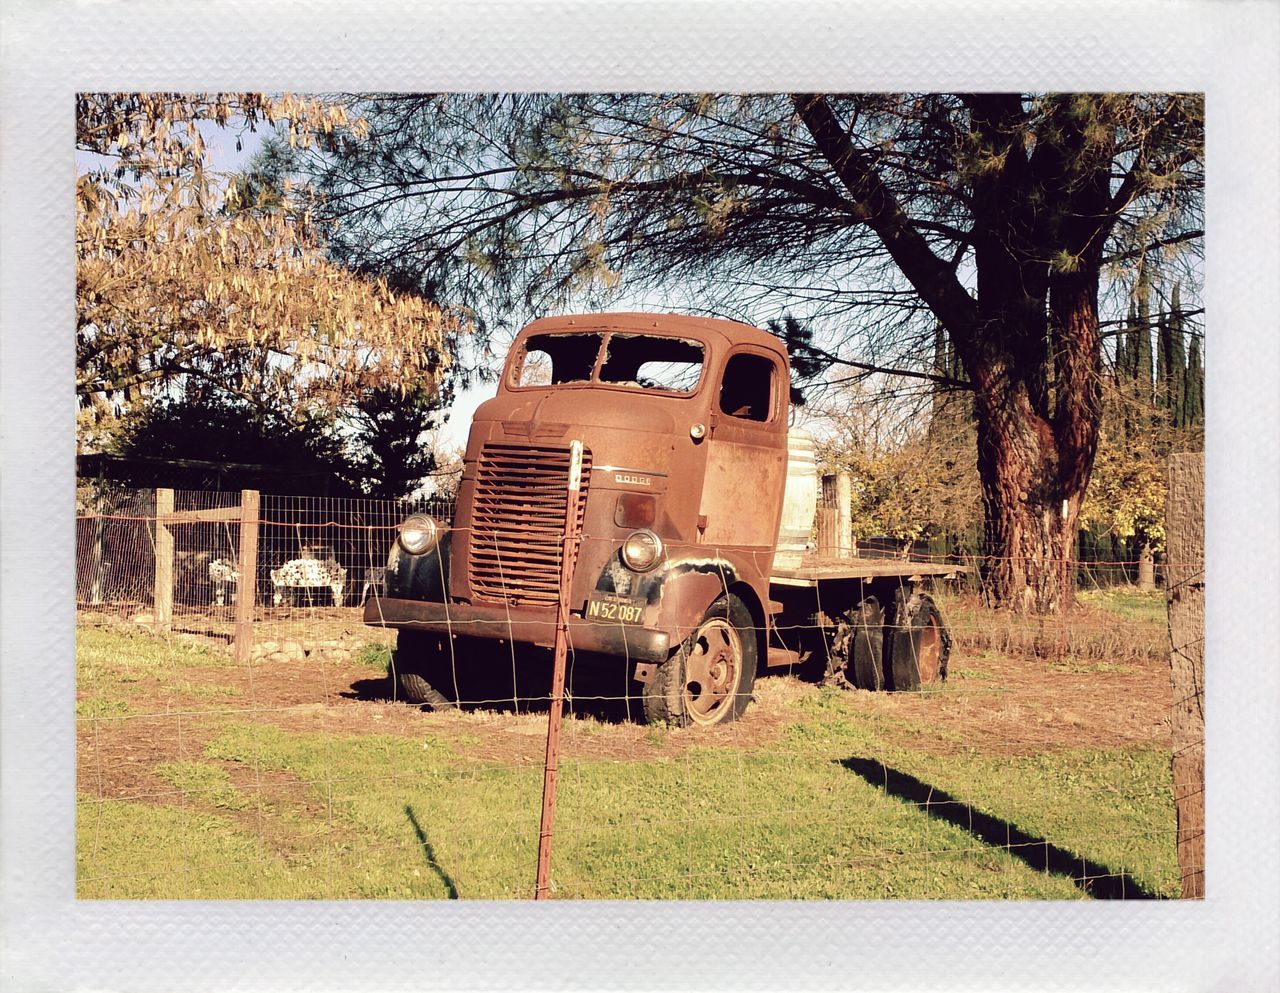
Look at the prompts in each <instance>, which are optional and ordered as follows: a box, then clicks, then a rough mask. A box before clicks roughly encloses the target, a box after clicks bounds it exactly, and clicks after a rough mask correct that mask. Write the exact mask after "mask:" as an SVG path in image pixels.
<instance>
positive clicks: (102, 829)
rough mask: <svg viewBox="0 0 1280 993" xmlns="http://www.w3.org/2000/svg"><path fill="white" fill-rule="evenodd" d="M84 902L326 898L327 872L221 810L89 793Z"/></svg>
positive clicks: (80, 854)
mask: <svg viewBox="0 0 1280 993" xmlns="http://www.w3.org/2000/svg"><path fill="white" fill-rule="evenodd" d="M76 831H77V841H76V880H77V882H76V896H77V897H79V898H80V899H111V900H121V899H139V898H157V897H158V898H168V899H178V898H187V899H192V900H252V899H260V898H262V897H273V898H277V899H285V900H297V899H308V898H310V899H318V898H322V897H325V896H328V895H329V892H328V890H329V887H328V886H326V884H325V882H324V879H323V876H318V875H317V874H315V873H312V872H306V871H299V870H300V868H303V866H302V865H300V864H298V863H291V862H290V861H289V860H288V859H286V858H284V857H283V856H281V855H279V854H277V853H275V852H273V851H271V849H270V848H269V847H268V846H267V845H266V844H264V843H263V842H262V841H261V840H260V839H258V838H257V837H255V836H254V834H253V833H252V832H251V831H250V830H248V829H246V828H244V827H242V826H240V825H239V824H237V823H236V822H235V821H233V820H231V819H229V818H227V817H225V816H222V815H218V814H210V813H206V812H203V811H199V810H193V809H184V808H180V807H175V806H169V805H156V804H144V803H130V802H124V801H117V800H91V799H87V798H81V800H80V801H79V803H78V804H77V809H76Z"/></svg>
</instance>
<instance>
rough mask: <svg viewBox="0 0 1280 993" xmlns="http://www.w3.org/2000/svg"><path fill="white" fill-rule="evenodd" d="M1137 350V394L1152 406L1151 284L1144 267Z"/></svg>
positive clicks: (1139, 305) (1135, 371)
mask: <svg viewBox="0 0 1280 993" xmlns="http://www.w3.org/2000/svg"><path fill="white" fill-rule="evenodd" d="M1134 330H1135V332H1136V334H1135V346H1136V347H1135V348H1134V364H1133V378H1134V381H1135V382H1136V383H1137V394H1138V397H1139V399H1141V400H1142V401H1143V403H1146V404H1150V403H1151V402H1152V400H1153V398H1154V395H1153V392H1152V386H1153V383H1152V378H1151V283H1150V281H1149V279H1148V277H1147V270H1146V268H1145V267H1144V268H1143V270H1142V275H1141V276H1139V277H1138V316H1137V321H1136V322H1135V324H1134Z"/></svg>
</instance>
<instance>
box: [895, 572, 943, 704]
mask: <svg viewBox="0 0 1280 993" xmlns="http://www.w3.org/2000/svg"><path fill="white" fill-rule="evenodd" d="M886 648H887V651H886V656H887V660H888V663H889V676H890V679H891V680H892V688H893V689H895V690H918V689H919V688H920V687H921V686H929V685H931V684H933V683H939V682H942V681H944V680H945V679H946V678H947V660H948V658H949V657H950V655H951V636H950V635H949V634H948V633H947V628H946V625H944V624H943V623H942V614H941V613H940V612H939V610H938V607H937V605H936V604H935V603H934V602H933V600H932V599H931V598H930V597H928V596H926V595H925V594H923V593H917V594H915V595H914V596H911V597H907V595H906V593H905V592H904V591H902V590H899V591H898V596H897V598H896V600H895V604H894V621H893V626H892V634H891V636H890V638H889V643H888V645H887V646H886Z"/></svg>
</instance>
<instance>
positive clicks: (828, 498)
mask: <svg viewBox="0 0 1280 993" xmlns="http://www.w3.org/2000/svg"><path fill="white" fill-rule="evenodd" d="M817 520H818V557H819V558H827V559H847V558H851V557H852V556H853V482H852V480H851V479H850V477H849V474H848V473H847V472H832V473H827V474H826V475H825V476H823V477H822V493H821V494H820V495H819V497H818V516H817Z"/></svg>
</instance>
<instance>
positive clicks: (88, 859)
mask: <svg viewBox="0 0 1280 993" xmlns="http://www.w3.org/2000/svg"><path fill="white" fill-rule="evenodd" d="M163 499H164V498H162V501H161V502H163ZM239 506H240V495H239V494H238V493H220V492H213V491H177V492H175V493H173V495H172V510H171V511H170V510H167V509H165V510H163V511H161V512H158V511H157V497H156V491H124V490H115V491H102V490H99V491H98V492H96V493H94V494H93V495H92V497H91V498H90V497H86V498H85V499H84V500H82V502H81V506H80V516H79V517H78V519H77V529H76V537H77V575H76V597H77V607H78V613H79V625H80V630H81V638H80V643H79V647H78V686H77V689H78V694H77V696H78V703H77V733H78V788H79V823H78V830H79V843H78V851H77V859H78V883H77V885H78V893H79V895H81V896H82V897H165V898H175V897H176V898H181V897H196V898H213V897H232V898H233V897H246V898H248V897H288V898H305V897H315V898H343V897H406V898H408V897H414V898H424V897H444V898H448V897H478V898H526V897H528V896H531V895H532V888H533V887H532V874H533V867H534V857H535V855H536V852H537V845H538V813H539V808H540V788H541V764H542V757H543V746H544V741H545V738H544V735H545V727H546V711H547V707H548V705H549V699H550V697H549V694H550V685H551V667H550V661H551V656H550V651H549V645H550V644H551V641H552V639H553V636H554V630H555V626H556V623H557V622H556V617H555V611H554V609H552V610H549V611H548V610H546V609H540V608H537V607H530V606H529V602H528V593H527V585H528V582H529V575H528V573H527V571H522V570H527V569H528V566H527V564H526V565H525V566H521V565H520V564H519V563H513V562H509V561H503V560H502V558H501V555H499V557H498V560H497V564H496V565H495V566H494V567H493V569H494V570H495V575H497V576H498V578H499V582H500V585H501V589H502V597H501V599H502V600H503V601H504V605H503V609H504V616H505V618H506V623H507V624H508V625H510V627H509V628H508V631H507V632H505V636H503V635H504V632H501V631H499V632H497V633H496V634H495V632H494V630H493V625H492V622H490V621H484V620H479V619H477V618H475V617H474V616H472V615H471V614H470V613H468V612H467V611H466V610H463V609H461V608H459V615H460V616H458V617H456V618H454V617H449V618H447V619H446V625H445V630H444V632H443V634H442V636H440V637H438V638H435V637H434V636H429V635H427V634H425V633H423V634H418V635H409V636H405V639H404V641H403V642H402V644H401V646H400V649H399V651H397V650H396V636H395V632H394V630H392V629H391V628H388V627H382V626H378V625H377V624H376V623H375V624H366V623H365V617H366V616H369V617H370V618H371V619H372V620H374V621H376V620H378V619H379V617H380V616H381V608H380V603H381V600H380V598H382V597H383V596H384V595H385V594H386V590H387V582H388V577H387V573H386V569H387V561H388V552H389V550H390V549H391V547H392V545H393V542H394V541H395V538H396V533H397V526H398V524H399V523H400V522H401V521H402V520H403V519H404V518H405V517H406V516H407V515H408V514H410V513H412V512H415V511H420V512H425V513H429V514H431V515H432V516H433V517H434V518H436V519H437V520H439V521H442V522H445V523H446V525H447V524H449V523H450V522H451V521H452V519H453V507H452V506H451V505H450V504H448V503H447V502H444V501H420V502H417V503H404V502H397V501H383V500H372V499H337V498H316V497H305V498H304V497H282V496H270V495H263V496H262V498H261V502H260V505H259V511H258V515H257V520H256V524H257V544H256V560H257V561H256V567H255V570H254V573H255V574H254V575H253V576H252V577H249V576H242V575H240V574H239V566H240V563H241V562H242V561H243V559H242V547H241V546H242V540H241V538H242V535H241V527H242V522H241V521H240V520H238V519H234V518H233V517H232V516H230V515H231V514H232V512H233V511H235V509H236V508H237V507H239ZM212 512H225V513H226V514H227V515H228V516H226V517H224V519H220V520H210V519H199V518H198V516H197V515H199V514H206V515H207V514H210V513H212ZM184 515H186V516H185V517H184ZM166 532H167V534H168V535H169V536H170V537H171V539H172V545H173V547H172V576H171V598H172V608H171V612H170V615H169V618H168V624H167V625H161V624H159V623H158V619H159V616H160V614H161V613H162V610H163V609H165V608H164V607H163V604H162V603H160V602H158V598H157V592H156V591H157V582H158V581H159V580H158V579H157V575H156V573H157V570H156V563H157V540H158V537H159V538H160V540H161V542H163V535H164V534H165V533H166ZM445 537H446V538H448V539H454V538H456V537H458V535H457V534H455V533H454V532H453V531H452V530H450V529H449V528H446V530H445ZM467 537H469V538H470V537H473V536H472V535H468V536H467ZM588 537H590V536H588ZM614 550H615V551H616V547H615V549H614ZM705 551H706V549H704V552H705ZM164 555H165V553H164V552H163V551H162V552H161V561H162V562H163V561H164ZM919 557H920V558H922V559H924V560H927V557H925V556H919ZM933 558H934V560H935V561H952V562H954V561H956V560H955V559H954V558H948V557H947V556H943V555H938V556H934V557H933ZM593 561H594V560H593ZM543 565H544V566H545V563H544V564H543ZM1113 565H1114V566H1116V571H1113V572H1112V573H1111V577H1110V578H1118V577H1119V576H1121V575H1124V576H1127V575H1128V573H1125V572H1123V569H1124V566H1125V565H1126V564H1125V563H1115V564H1113ZM1133 565H1136V563H1133ZM1068 566H1069V568H1071V569H1074V570H1076V575H1077V578H1078V581H1079V584H1080V587H1081V589H1082V590H1083V595H1082V600H1083V601H1084V602H1083V605H1082V606H1081V607H1080V608H1079V609H1077V610H1074V611H1070V612H1066V613H1063V614H1059V615H1055V616H1051V617H1027V616H1018V615H1013V614H1009V613H1006V612H999V613H997V612H993V611H990V610H988V609H986V608H985V607H983V606H982V602H981V597H980V595H979V593H978V591H976V590H975V589H974V588H973V587H972V585H971V582H972V579H971V578H968V579H962V580H959V581H948V580H944V579H937V580H933V581H929V582H928V583H926V588H927V589H928V590H929V594H930V596H932V598H933V600H934V601H936V603H937V604H938V605H939V607H940V608H941V611H942V615H943V619H944V621H945V623H946V628H947V632H948V635H949V639H950V642H951V653H950V654H951V657H950V660H949V673H948V676H947V678H946V679H945V681H944V680H942V679H937V680H934V681H932V682H929V683H927V684H926V685H923V686H921V687H920V688H918V689H912V690H911V691H909V692H892V693H890V692H868V691H866V690H862V689H858V690H855V689H852V688H851V686H850V684H852V683H857V682H858V681H859V680H858V679H857V678H854V676H853V674H852V673H850V674H849V677H848V678H845V679H843V680H840V679H835V678H833V677H834V676H835V675H839V674H837V673H833V672H832V671H831V666H830V665H829V664H828V662H827V660H826V658H825V656H827V655H828V654H829V653H830V652H831V650H832V646H833V645H835V644H837V643H838V642H839V641H840V639H841V638H847V637H848V631H847V630H842V628H841V617H842V615H843V614H844V613H845V612H846V611H847V608H848V606H849V604H845V603H823V602H822V601H821V598H820V594H819V596H817V597H815V599H814V601H813V603H812V605H811V609H800V610H798V611H797V610H793V609H791V608H790V606H789V605H786V604H783V605H781V606H782V607H783V609H782V611H781V613H779V614H778V615H777V617H776V618H775V623H774V625H773V626H772V629H771V631H770V634H769V639H768V641H767V642H765V641H764V640H763V639H761V642H762V648H763V650H764V651H765V652H768V650H769V649H774V650H775V651H777V650H779V649H790V650H791V651H792V652H793V653H794V655H793V656H789V659H790V660H789V662H788V664H786V665H783V666H780V667H776V668H768V669H766V667H765V664H764V663H765V661H766V659H765V658H763V657H762V658H758V659H757V663H758V668H759V672H758V678H757V680H756V682H755V685H754V688H753V689H752V691H751V694H752V699H751V702H750V704H749V706H747V707H746V709H745V712H744V713H743V714H742V716H741V718H740V719H738V720H736V721H731V722H728V723H723V724H717V725H715V726H713V727H705V728H704V727H697V726H693V727H671V726H669V725H668V724H667V723H665V722H657V723H655V722H654V721H653V719H652V718H653V716H654V712H655V706H656V709H657V711H658V712H663V708H664V705H663V704H662V703H661V701H659V702H658V703H657V704H655V700H654V694H655V690H654V689H653V688H652V683H650V684H644V683H641V682H639V681H637V679H636V674H637V661H638V660H637V659H636V658H632V657H629V654H628V651H627V649H626V646H627V644H628V642H627V641H626V639H625V637H622V638H621V640H620V642H619V643H620V644H621V645H622V646H623V651H622V652H621V654H620V655H619V654H615V655H610V656H605V655H600V654H590V653H587V652H585V651H581V650H575V649H574V647H573V645H572V638H571V639H570V650H569V658H568V673H569V679H568V690H567V696H568V699H567V712H568V717H567V720H566V722H565V726H564V738H563V743H562V759H561V764H560V801H559V814H558V820H557V828H556V836H555V850H554V856H553V863H552V865H553V873H552V881H553V891H554V893H555V895H557V896H571V897H584V898H730V899H739V898H752V897H768V898H786V899H797V898H815V897H823V898H855V899H857V898H875V897H911V898H944V899H954V898H960V897H966V896H977V897H988V898H999V897H1010V898H1022V897H1042V898H1072V897H1080V896H1093V897H1112V898H1121V899H1132V898H1146V897H1157V896H1170V895H1175V894H1176V889H1177V881H1178V866H1177V861H1176V851H1175V824H1174V820H1173V807H1172V794H1171V783H1170V782H1169V780H1168V776H1167V771H1168V758H1169V742H1168V721H1167V713H1168V708H1169V706H1170V705H1171V700H1170V695H1171V694H1170V692H1169V680H1168V668H1167V666H1168V653H1169V648H1168V639H1167V632H1166V629H1165V627H1164V621H1163V602H1162V601H1160V600H1159V599H1158V598H1153V597H1148V598H1146V599H1143V598H1142V597H1139V596H1136V595H1134V594H1133V591H1132V590H1131V588H1129V587H1127V586H1126V587H1120V588H1118V589H1113V588H1112V587H1111V586H1110V585H1109V584H1104V583H1102V582H1100V581H1099V575H1100V574H1099V570H1098V569H1097V568H1096V564H1094V563H1086V562H1074V561H1073V562H1071V563H1068ZM454 568H463V565H462V564H460V563H458V562H456V561H455V563H454ZM538 568H540V569H541V568H543V567H542V566H539V567H538ZM543 571H545V569H543ZM719 579H720V582H721V583H722V591H723V592H724V593H726V594H728V593H731V592H732V591H733V579H732V577H730V576H728V575H725V574H723V573H722V574H721V575H720V577H719ZM250 582H252V584H253V587H252V589H253V601H254V607H253V612H252V647H251V648H249V649H248V650H247V651H246V652H245V654H244V656H243V658H242V659H241V661H237V660H236V659H237V656H236V655H235V653H234V641H235V637H236V612H237V608H238V606H239V605H240V599H241V598H242V597H243V596H245V595H246V591H247V590H248V589H249V585H248V584H249V583H250ZM896 582H898V583H900V584H902V585H904V587H905V584H904V583H902V581H901V580H898V581H896ZM837 599H838V598H837ZM1112 601H1114V602H1112ZM902 602H906V595H905V592H904V596H903V598H902ZM369 605H372V606H369ZM884 606H885V607H886V608H887V609H886V618H885V621H886V624H887V625H888V626H887V627H886V629H885V630H886V632H888V634H887V637H889V638H892V637H893V634H892V631H893V628H894V625H895V624H899V623H900V620H899V619H897V618H895V616H894V614H893V610H894V607H893V605H892V604H891V603H887V604H885V605H884ZM366 609H368V610H369V611H370V613H369V614H368V615H366ZM739 621H740V619H739ZM761 621H762V619H761V618H754V619H750V620H749V622H748V623H745V624H744V623H740V622H739V623H736V624H735V625H734V628H735V631H736V635H726V637H734V636H736V637H740V638H746V639H752V638H753V637H754V636H755V635H756V634H757V633H758V632H763V630H764V626H763V624H762V623H761ZM587 622H588V618H586V617H580V618H576V619H575V624H577V625H582V624H585V623H587ZM595 623H598V624H601V625H605V626H610V625H612V626H613V627H616V628H617V629H618V630H619V631H622V629H623V628H625V626H626V622H625V621H622V620H611V621H605V620H597V621H596V622H595ZM515 625H523V630H524V631H525V632H526V633H527V632H529V631H533V632H535V637H534V640H536V641H538V642H539V643H540V645H541V647H538V646H530V645H527V644H522V643H521V642H522V639H521V637H518V636H516V630H517V629H516V627H515ZM577 630H579V631H581V630H584V629H583V628H581V627H580V626H579V627H578V628H577ZM538 632H541V633H538ZM690 633H691V635H692V634H693V632H692V631H691V632H690ZM480 635H485V636H484V637H480ZM853 637H854V638H856V637H857V634H856V632H855V633H854V635H853ZM845 644H847V641H846V642H845ZM913 644H914V643H913ZM671 647H672V649H673V650H676V649H678V648H679V647H680V646H676V645H673V646H671ZM685 650H686V651H687V652H696V651H698V648H697V646H694V647H689V644H686V648H685ZM424 651H429V652H432V653H434V656H433V657H434V659H435V661H434V663H433V665H434V668H433V669H432V670H431V672H430V675H431V676H432V679H433V685H432V687H431V688H432V690H433V691H438V695H439V697H440V699H435V698H433V702H434V703H435V704H436V705H437V706H436V708H435V709H428V708H424V707H420V706H417V705H414V704H410V703H408V702H406V701H405V699H404V683H403V681H402V680H397V678H396V676H397V670H401V671H403V670H404V669H405V668H406V667H408V668H409V669H411V670H412V671H417V672H420V671H421V670H420V669H418V668H415V667H416V666H417V665H418V659H417V657H416V656H417V655H418V654H420V653H422V652H424ZM411 654H412V655H413V658H412V659H411ZM708 671H709V672H711V671H712V670H710V669H709V670H708ZM708 678H712V677H708ZM892 678H893V677H892V673H890V674H889V675H888V676H886V681H887V682H891V681H892ZM838 684H839V685H838ZM667 709H668V710H669V709H670V708H667ZM677 710H678V708H677ZM646 718H648V721H647V722H646ZM677 723H679V722H677ZM1162 770H1163V771H1162Z"/></svg>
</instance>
